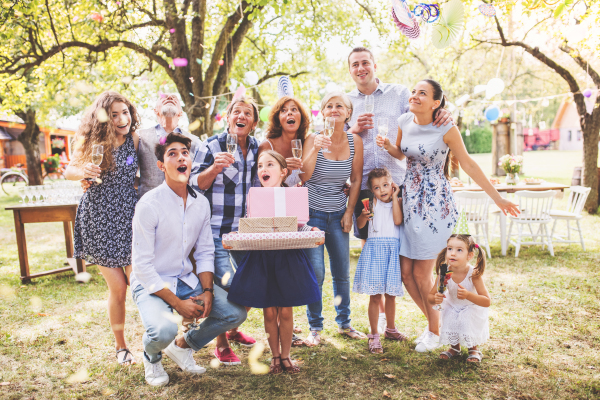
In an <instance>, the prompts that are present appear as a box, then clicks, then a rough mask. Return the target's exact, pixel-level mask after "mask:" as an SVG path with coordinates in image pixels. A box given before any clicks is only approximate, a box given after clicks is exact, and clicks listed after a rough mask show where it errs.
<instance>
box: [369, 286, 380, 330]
mask: <svg viewBox="0 0 600 400" xmlns="http://www.w3.org/2000/svg"><path fill="white" fill-rule="evenodd" d="M381 297H382V296H381V295H380V294H376V295H373V296H370V298H369V323H370V324H371V335H374V334H376V333H377V322H378V321H379V302H380V300H381Z"/></svg>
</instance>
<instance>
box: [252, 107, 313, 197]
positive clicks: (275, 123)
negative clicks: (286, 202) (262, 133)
mask: <svg viewBox="0 0 600 400" xmlns="http://www.w3.org/2000/svg"><path fill="white" fill-rule="evenodd" d="M309 127H310V117H309V114H308V111H307V110H306V107H304V105H303V104H302V103H301V102H300V101H299V100H297V99H295V98H294V97H290V96H283V97H281V98H280V99H279V100H278V101H277V103H275V105H274V106H273V108H272V109H271V112H270V114H269V122H268V127H267V139H266V140H265V141H264V142H262V143H261V145H260V146H259V147H258V155H260V153H262V152H263V151H265V150H275V151H276V152H278V153H279V154H281V155H282V156H284V157H285V161H286V163H287V168H288V173H289V176H288V177H287V178H286V180H285V183H286V184H287V185H288V186H296V185H297V184H298V183H300V182H301V181H302V175H300V174H299V173H300V171H301V169H302V160H301V159H300V158H294V156H293V154H292V140H294V139H299V140H300V141H301V142H302V146H304V139H305V138H306V134H307V133H308V128H309ZM257 159H258V158H257Z"/></svg>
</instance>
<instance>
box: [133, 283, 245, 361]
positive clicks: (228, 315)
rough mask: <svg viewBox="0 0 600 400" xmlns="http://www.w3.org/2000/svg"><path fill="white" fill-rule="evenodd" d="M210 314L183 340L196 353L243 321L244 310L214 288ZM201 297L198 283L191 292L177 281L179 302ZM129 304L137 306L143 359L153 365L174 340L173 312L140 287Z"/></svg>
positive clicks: (134, 292) (217, 288)
mask: <svg viewBox="0 0 600 400" xmlns="http://www.w3.org/2000/svg"><path fill="white" fill-rule="evenodd" d="M214 289H215V296H214V298H213V304H212V310H211V312H210V314H209V316H208V318H206V319H204V321H202V323H201V324H200V328H199V329H195V330H190V331H188V332H187V333H186V334H185V335H184V336H183V338H184V339H185V341H186V343H187V344H188V345H189V346H190V347H191V348H192V349H193V350H194V351H198V350H200V349H201V348H202V347H204V345H206V344H207V343H208V342H210V341H211V340H213V339H214V338H216V337H217V336H218V335H220V334H221V333H224V332H227V331H228V330H230V329H233V328H235V327H237V326H240V325H241V324H242V322H244V321H245V320H246V309H245V308H244V307H242V306H240V305H237V304H235V303H231V302H229V301H228V300H227V292H225V291H224V290H223V289H221V288H220V287H217V286H215V288H214ZM200 294H202V285H201V284H200V283H198V285H197V286H196V288H195V289H192V288H191V287H189V286H188V285H186V284H185V283H183V282H182V281H180V280H178V281H177V293H176V295H177V297H179V298H180V299H182V300H185V299H189V298H190V297H191V296H199V295H200ZM132 295H133V301H134V302H135V304H137V306H138V310H139V311H140V317H141V318H142V323H143V324H144V328H146V332H144V336H143V338H142V342H143V344H144V357H146V359H147V360H148V361H149V362H151V363H153V364H154V363H156V362H159V361H160V360H161V359H162V355H161V351H162V350H163V349H165V348H166V347H167V346H168V345H169V344H171V342H172V341H173V340H174V339H175V337H176V336H177V329H178V326H177V324H176V323H175V322H173V321H172V318H170V317H171V315H172V314H173V308H172V307H171V306H170V305H169V304H167V302H165V301H164V300H163V299H161V298H160V297H158V296H156V295H154V294H150V293H148V291H147V290H146V289H144V287H143V286H142V285H139V286H138V287H136V288H135V289H134V290H133V293H132Z"/></svg>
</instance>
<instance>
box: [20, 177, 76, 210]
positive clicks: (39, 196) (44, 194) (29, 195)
mask: <svg viewBox="0 0 600 400" xmlns="http://www.w3.org/2000/svg"><path fill="white" fill-rule="evenodd" d="M19 195H20V196H21V199H22V200H23V201H22V203H23V204H24V205H27V206H34V205H35V206H42V205H44V206H47V205H57V204H76V203H79V200H80V199H81V196H83V189H82V188H81V184H80V183H79V182H73V181H64V182H54V183H50V184H46V185H37V186H23V187H20V188H19Z"/></svg>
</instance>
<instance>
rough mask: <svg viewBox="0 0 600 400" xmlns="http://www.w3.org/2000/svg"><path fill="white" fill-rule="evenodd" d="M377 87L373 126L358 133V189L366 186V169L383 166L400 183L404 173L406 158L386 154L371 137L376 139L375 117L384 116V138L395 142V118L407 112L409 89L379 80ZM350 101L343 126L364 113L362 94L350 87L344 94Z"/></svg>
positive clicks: (402, 180) (377, 121)
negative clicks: (360, 158)
mask: <svg viewBox="0 0 600 400" xmlns="http://www.w3.org/2000/svg"><path fill="white" fill-rule="evenodd" d="M377 81H378V82H379V84H378V85H377V89H375V91H374V92H373V96H374V97H375V109H374V112H373V113H374V114H375V116H374V117H373V122H374V125H375V127H374V128H373V129H369V130H365V131H362V132H360V133H359V134H358V135H359V136H360V137H361V139H362V141H363V149H364V155H363V178H362V184H361V186H360V188H361V190H366V189H368V186H367V177H368V175H369V172H371V171H372V170H373V169H375V168H382V167H386V168H387V169H388V170H389V171H390V173H391V174H392V178H393V179H394V182H395V183H396V184H397V185H402V184H403V183H404V175H405V174H406V159H404V160H402V161H400V160H397V159H395V158H394V157H392V156H390V155H389V153H388V152H387V151H385V150H383V148H381V147H379V146H377V144H376V142H375V140H376V138H377V134H378V131H377V125H378V123H379V118H381V117H385V118H387V119H388V132H389V133H388V138H389V139H390V142H391V143H392V144H396V137H397V136H398V117H400V116H401V115H402V114H404V113H407V112H408V98H409V97H410V91H409V90H408V89H407V88H406V86H403V85H398V84H395V83H383V82H381V81H380V80H379V79H378V80H377ZM348 97H350V101H352V107H353V108H354V111H353V112H352V118H350V121H348V124H347V126H346V127H347V128H350V127H352V126H354V124H356V120H357V119H358V117H359V116H360V115H361V114H364V113H365V95H364V94H363V93H361V92H360V91H359V90H358V89H354V90H353V91H351V92H350V93H348Z"/></svg>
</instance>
